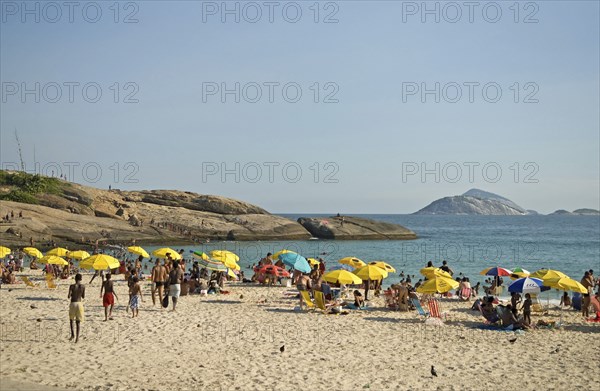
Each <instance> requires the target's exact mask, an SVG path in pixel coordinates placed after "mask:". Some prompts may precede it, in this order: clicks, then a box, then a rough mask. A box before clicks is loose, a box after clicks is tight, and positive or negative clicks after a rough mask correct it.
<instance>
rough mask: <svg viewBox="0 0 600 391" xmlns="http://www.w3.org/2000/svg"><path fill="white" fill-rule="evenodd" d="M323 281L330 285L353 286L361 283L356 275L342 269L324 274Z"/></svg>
mask: <svg viewBox="0 0 600 391" xmlns="http://www.w3.org/2000/svg"><path fill="white" fill-rule="evenodd" d="M323 279H324V280H325V281H327V282H331V283H332V284H346V285H353V284H361V283H362V280H361V279H360V277H358V276H357V275H356V274H354V273H350V272H349V271H347V270H343V269H340V270H334V271H331V272H328V273H325V274H323Z"/></svg>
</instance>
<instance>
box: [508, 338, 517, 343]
mask: <svg viewBox="0 0 600 391" xmlns="http://www.w3.org/2000/svg"><path fill="white" fill-rule="evenodd" d="M508 342H510V343H515V342H517V337H514V338H513V339H509V340H508Z"/></svg>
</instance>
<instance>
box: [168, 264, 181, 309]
mask: <svg viewBox="0 0 600 391" xmlns="http://www.w3.org/2000/svg"><path fill="white" fill-rule="evenodd" d="M182 280H183V272H182V271H181V268H180V267H179V261H174V262H173V270H171V272H170V273H169V296H171V298H172V299H173V311H175V309H176V307H177V299H178V298H179V295H180V294H181V282H182Z"/></svg>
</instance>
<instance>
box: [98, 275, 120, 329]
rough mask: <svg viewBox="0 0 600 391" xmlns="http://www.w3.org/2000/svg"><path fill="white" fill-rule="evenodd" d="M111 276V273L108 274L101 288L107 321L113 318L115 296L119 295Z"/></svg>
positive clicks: (105, 319)
mask: <svg viewBox="0 0 600 391" xmlns="http://www.w3.org/2000/svg"><path fill="white" fill-rule="evenodd" d="M110 277H111V274H110V273H108V274H106V280H105V281H104V282H103V283H102V287H101V288H100V297H101V298H102V306H104V321H105V322H106V321H107V320H108V319H110V320H112V310H113V307H114V306H115V297H117V294H116V293H115V289H114V286H113V281H112V280H111V279H110ZM102 292H104V295H103V294H102ZM109 307H110V310H109Z"/></svg>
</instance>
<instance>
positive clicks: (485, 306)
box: [480, 296, 500, 323]
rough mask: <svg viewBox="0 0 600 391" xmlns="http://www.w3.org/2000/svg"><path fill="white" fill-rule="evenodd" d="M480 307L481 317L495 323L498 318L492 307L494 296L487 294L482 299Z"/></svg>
mask: <svg viewBox="0 0 600 391" xmlns="http://www.w3.org/2000/svg"><path fill="white" fill-rule="evenodd" d="M480 309H481V313H482V315H483V317H484V318H485V319H487V320H488V321H489V322H492V323H495V322H497V321H498V320H500V319H499V317H498V313H497V312H496V308H495V307H494V298H493V297H492V296H487V297H485V298H484V299H483V302H482V303H481V307H480Z"/></svg>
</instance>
